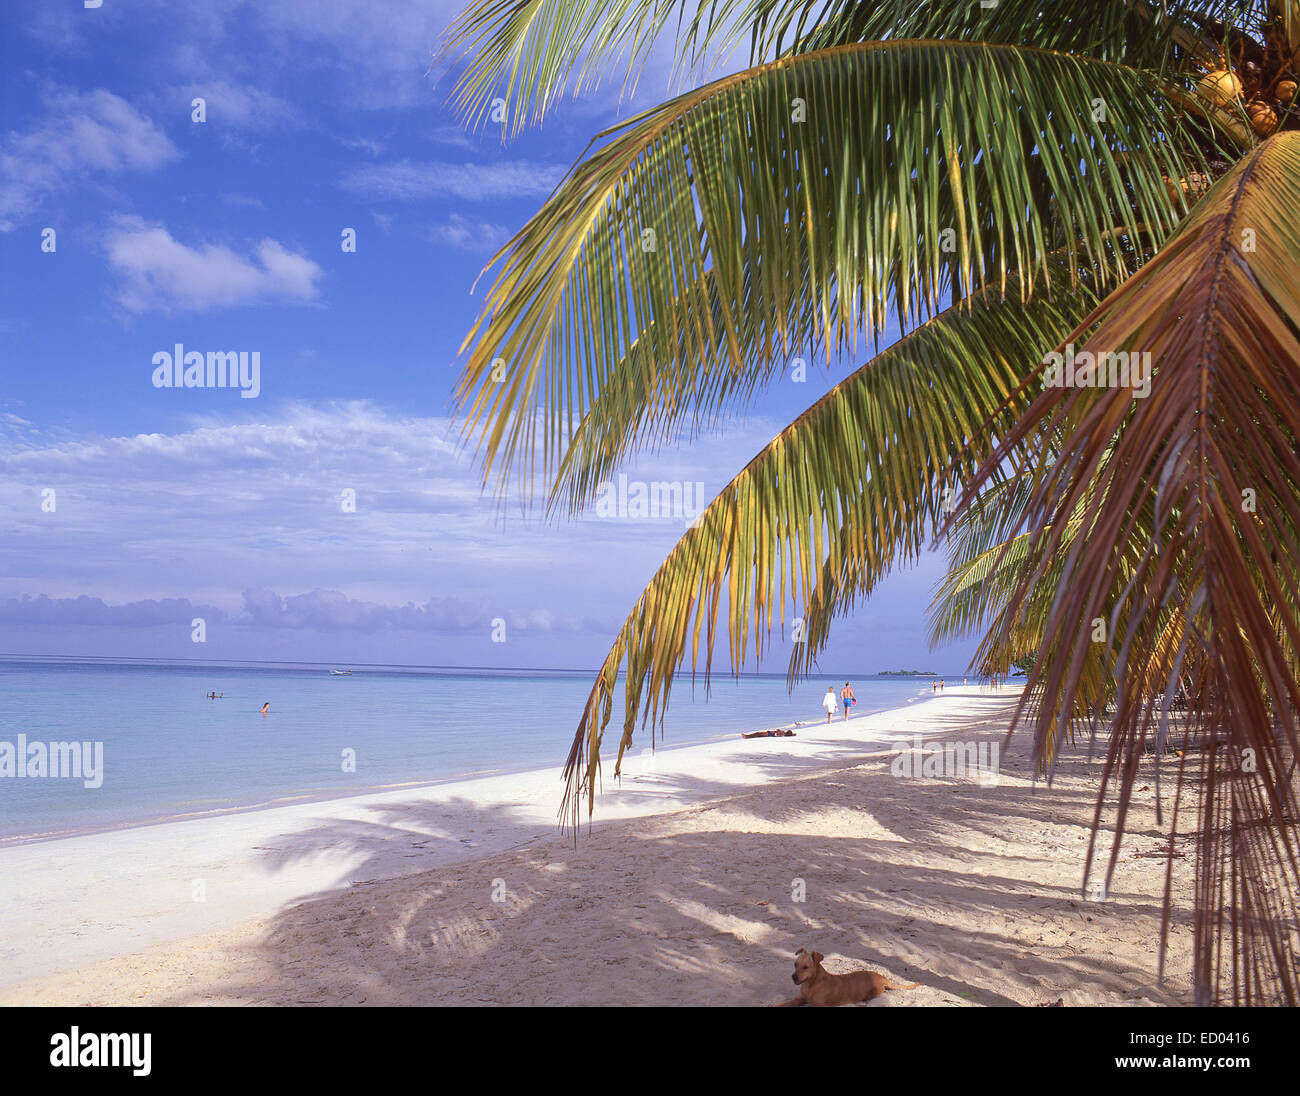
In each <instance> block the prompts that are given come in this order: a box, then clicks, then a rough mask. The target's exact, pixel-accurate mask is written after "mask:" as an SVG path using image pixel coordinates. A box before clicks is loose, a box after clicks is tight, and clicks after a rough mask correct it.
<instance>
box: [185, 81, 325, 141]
mask: <svg viewBox="0 0 1300 1096" xmlns="http://www.w3.org/2000/svg"><path fill="white" fill-rule="evenodd" d="M196 98H201V99H202V100H203V102H204V110H205V116H206V119H207V121H206V122H205V123H204V124H205V125H211V126H228V127H230V128H233V129H242V130H251V131H254V132H271V131H275V130H283V129H290V128H294V127H297V126H299V125H301V124H302V123H301V120H300V119H299V116H298V113H297V111H295V110H294V108H293V107H291V106H290V105H289V104H288V103H286V102H285V101H284V100H283V99H280V98H278V97H277V96H275V95H272V94H271V93H270V92H266V91H261V90H260V89H258V88H255V87H253V86H251V85H249V84H232V83H231V82H230V81H228V80H214V81H207V82H206V83H196V84H190V85H189V86H188V87H184V88H181V89H180V90H179V91H178V92H177V93H176V99H177V100H178V102H179V105H180V106H181V107H183V108H184V113H185V114H186V115H188V114H189V112H190V110H191V107H190V104H191V103H192V102H193V101H194V99H196Z"/></svg>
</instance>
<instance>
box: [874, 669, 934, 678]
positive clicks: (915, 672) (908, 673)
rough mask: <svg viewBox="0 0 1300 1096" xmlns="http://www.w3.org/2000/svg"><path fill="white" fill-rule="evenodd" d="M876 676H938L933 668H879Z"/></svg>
mask: <svg viewBox="0 0 1300 1096" xmlns="http://www.w3.org/2000/svg"><path fill="white" fill-rule="evenodd" d="M876 676H877V677H939V676H941V675H939V674H936V673H935V672H934V671H933V670H881V671H880V673H878V674H876Z"/></svg>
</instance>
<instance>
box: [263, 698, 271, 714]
mask: <svg viewBox="0 0 1300 1096" xmlns="http://www.w3.org/2000/svg"><path fill="white" fill-rule="evenodd" d="M270 707H271V702H270V701H269V700H268V701H267V702H266V703H265V704H263V705H262V714H263V715H266V712H267V709H268V708H270Z"/></svg>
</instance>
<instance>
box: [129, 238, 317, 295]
mask: <svg viewBox="0 0 1300 1096" xmlns="http://www.w3.org/2000/svg"><path fill="white" fill-rule="evenodd" d="M105 250H106V251H107V253H108V262H109V265H110V267H112V270H113V273H114V274H115V275H116V276H117V278H118V286H117V294H116V295H117V300H118V302H119V303H120V304H121V305H122V306H123V307H124V308H126V309H127V310H128V311H130V312H152V311H158V312H202V311H206V310H208V309H211V308H231V307H235V306H237V305H247V304H259V303H263V302H269V301H280V302H289V303H298V304H305V303H307V302H309V301H312V300H315V298H316V296H317V292H318V290H317V286H316V282H317V280H318V279H319V278H321V277H322V276H323V274H324V271H322V270H321V268H320V267H319V266H318V265H317V264H316V263H314V262H313V261H312V260H311V259H309V258H307V256H306V255H302V254H299V253H297V252H294V251H290V250H288V248H286V247H285V246H284V245H283V244H281V243H279V242H277V241H276V240H272V239H264V240H262V241H260V242H259V243H258V244H257V245H256V247H255V248H254V249H253V254H252V255H251V256H248V257H245V256H243V255H239V254H236V253H235V252H234V251H233V250H231V249H230V248H229V247H226V246H224V245H220V244H206V245H203V246H200V247H189V246H188V245H186V244H183V243H181V242H180V241H178V240H176V239H174V238H173V237H172V235H171V233H170V232H168V231H167V229H166V228H164V227H163V226H162V225H159V224H149V223H147V222H145V221H143V220H141V219H140V218H139V217H119V218H117V219H116V220H115V221H114V223H113V227H112V228H111V229H110V231H109V233H108V237H107V239H106V241H105Z"/></svg>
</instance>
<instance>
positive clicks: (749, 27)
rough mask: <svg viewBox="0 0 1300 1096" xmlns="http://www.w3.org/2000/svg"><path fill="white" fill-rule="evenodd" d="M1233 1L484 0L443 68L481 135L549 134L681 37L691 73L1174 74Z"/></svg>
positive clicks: (1197, 52)
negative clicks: (830, 64)
mask: <svg viewBox="0 0 1300 1096" xmlns="http://www.w3.org/2000/svg"><path fill="white" fill-rule="evenodd" d="M1230 6H1231V5H1230V4H1228V3H1227V2H1225V0H1164V2H1161V3H1156V2H1145V0H1105V2H1100V3H1092V4H1087V5H1081V4H1079V3H1077V2H1076V0H999V2H998V3H997V4H995V5H991V6H989V7H984V6H983V5H981V4H979V3H977V2H974V0H926V2H925V3H916V2H914V0H893V2H887V3H873V4H866V3H861V2H860V0H480V2H478V3H476V4H474V5H472V6H471V7H469V8H467V9H466V10H465V11H464V12H463V13H462V14H461V16H460V17H459V18H458V19H457V20H456V21H455V22H454V23H453V24H452V25H451V27H450V28H449V29H448V32H447V34H446V36H445V39H444V42H443V45H442V48H441V50H440V56H441V58H442V59H443V60H444V61H452V62H454V61H456V60H459V59H460V58H463V57H472V61H471V63H470V65H469V67H468V68H467V69H466V70H465V71H464V72H463V73H462V74H461V75H460V77H459V79H458V80H457V83H456V86H455V88H454V90H453V92H452V96H453V99H454V100H455V102H456V105H457V107H458V109H459V110H460V112H461V113H462V115H463V116H465V117H466V119H467V120H468V121H469V122H470V124H471V125H474V126H478V125H480V124H482V122H483V120H484V118H485V117H487V116H488V115H489V113H490V112H491V109H492V105H493V101H494V100H498V99H499V100H500V101H501V102H502V103H504V104H505V109H504V111H502V112H501V116H500V122H501V126H502V130H503V132H506V133H511V134H514V133H518V132H519V131H520V130H521V129H522V128H523V127H524V126H525V125H528V124H530V123H540V122H541V121H542V120H543V119H544V117H545V116H546V114H547V112H548V111H549V110H550V109H551V108H552V107H553V106H554V105H555V103H556V101H557V100H559V99H560V98H561V97H562V96H563V95H564V93H565V92H566V91H567V90H572V91H573V93H574V94H579V93H581V92H582V91H583V90H590V89H592V88H595V87H597V86H598V85H599V84H600V82H601V79H602V78H603V77H604V76H605V75H606V74H607V73H608V72H609V71H610V70H611V69H616V68H617V69H622V71H623V85H624V88H625V89H627V88H628V87H630V86H632V85H633V84H635V82H636V80H637V79H638V77H639V75H640V74H641V72H642V71H643V70H644V67H645V65H646V63H647V61H648V60H649V58H650V55H651V51H652V49H653V47H654V46H655V44H656V43H657V42H659V41H660V40H661V39H662V38H663V37H665V36H666V35H667V34H669V33H672V34H675V37H676V40H677V50H676V54H677V57H678V59H679V60H678V66H677V67H678V70H679V72H681V73H684V72H686V71H697V70H699V69H702V68H703V67H704V66H705V65H706V64H708V63H709V62H710V60H712V61H713V62H714V63H717V62H718V61H721V60H723V59H725V58H728V57H730V56H731V55H732V53H733V51H734V50H735V48H736V47H737V46H738V45H740V44H741V43H743V42H744V41H746V40H748V42H749V51H748V63H749V64H750V65H758V64H762V63H764V62H767V61H772V60H775V59H777V58H778V57H782V56H786V55H789V54H791V53H807V52H814V51H818V50H825V49H831V48H833V47H835V46H843V45H851V44H855V43H862V42H870V41H876V40H881V39H885V38H891V39H905V38H917V39H921V38H924V39H940V38H945V39H953V40H958V41H966V42H995V43H1013V44H1017V45H1023V46H1036V47H1039V48H1042V49H1051V50H1063V51H1067V52H1070V53H1074V54H1078V55H1081V56H1088V57H1093V58H1096V59H1099V60H1109V61H1116V62H1120V63H1122V64H1125V65H1128V66H1131V67H1137V68H1144V69H1148V70H1153V71H1161V72H1163V71H1164V70H1165V69H1166V68H1168V67H1170V66H1171V65H1172V64H1174V63H1175V62H1176V60H1177V59H1178V57H1181V56H1185V57H1187V58H1190V59H1201V60H1206V59H1212V58H1213V56H1214V54H1215V51H1216V48H1217V43H1215V42H1213V41H1212V40H1210V39H1208V38H1206V36H1205V35H1204V34H1203V33H1202V26H1201V24H1198V23H1196V22H1193V21H1192V19H1191V18H1189V15H1197V16H1200V17H1201V18H1202V19H1208V18H1212V17H1214V16H1226V15H1227V14H1228V9H1229V8H1230Z"/></svg>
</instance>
